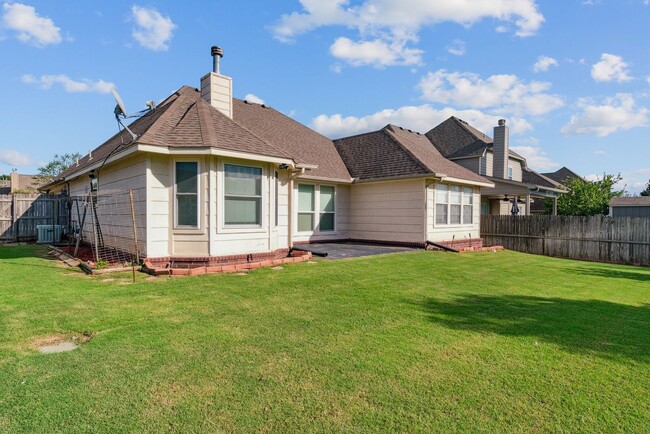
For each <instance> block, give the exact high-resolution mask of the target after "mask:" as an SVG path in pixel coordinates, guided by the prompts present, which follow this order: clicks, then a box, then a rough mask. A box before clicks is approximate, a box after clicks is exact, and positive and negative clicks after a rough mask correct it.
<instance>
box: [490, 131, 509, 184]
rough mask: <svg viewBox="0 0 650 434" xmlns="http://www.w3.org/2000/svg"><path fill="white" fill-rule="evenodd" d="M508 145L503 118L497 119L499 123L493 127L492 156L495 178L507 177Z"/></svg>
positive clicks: (507, 132) (507, 133)
mask: <svg viewBox="0 0 650 434" xmlns="http://www.w3.org/2000/svg"><path fill="white" fill-rule="evenodd" d="M509 147H510V132H509V130H508V127H507V126H506V120H505V119H499V125H498V126H496V127H494V146H493V148H492V152H493V157H494V166H493V174H492V176H494V177H495V178H501V179H508V155H509V151H508V149H509Z"/></svg>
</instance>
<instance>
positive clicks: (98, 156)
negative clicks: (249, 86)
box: [59, 86, 291, 178]
mask: <svg viewBox="0 0 650 434" xmlns="http://www.w3.org/2000/svg"><path fill="white" fill-rule="evenodd" d="M129 129H131V131H133V132H134V133H135V134H136V135H137V136H138V138H137V139H136V141H135V142H133V141H132V139H131V136H130V135H129V134H128V132H126V131H122V132H120V133H118V134H116V135H114V136H113V137H111V138H110V139H108V140H107V141H106V142H104V143H103V144H102V145H100V146H99V147H97V148H96V149H95V150H93V151H92V160H91V159H90V158H89V155H86V156H85V157H84V158H82V159H81V160H79V165H76V164H74V165H73V166H71V167H69V168H68V169H66V170H64V171H63V172H62V173H61V174H60V175H59V178H61V177H65V176H69V175H71V174H72V173H75V172H77V171H79V170H83V169H85V168H86V167H89V166H91V165H92V164H95V163H97V161H102V160H104V159H106V158H107V157H109V156H110V155H112V154H114V153H116V152H117V151H121V150H123V149H126V148H128V147H130V146H132V145H133V144H134V143H139V144H146V145H153V146H164V147H174V148H189V147H212V148H219V149H227V150H232V151H238V152H249V153H254V154H259V155H266V156H272V157H282V158H287V159H290V158H291V155H290V154H289V153H288V152H286V151H285V150H283V149H281V148H280V147H279V146H274V145H273V144H271V143H269V142H267V141H265V140H264V139H262V138H260V137H258V136H257V135H255V134H253V133H252V132H250V131H249V130H248V129H246V128H245V127H243V126H241V125H239V124H238V123H237V122H235V121H233V120H232V119H230V118H228V117H227V116H225V115H224V114H222V113H221V112H219V111H218V110H216V109H214V108H213V107H212V106H210V104H208V103H207V102H206V101H204V100H203V99H202V98H201V94H200V93H199V92H198V91H197V90H196V89H193V88H191V87H188V86H183V87H181V88H180V89H179V90H178V91H176V92H174V93H173V94H172V95H171V96H169V97H168V98H167V99H166V100H164V101H163V102H162V103H160V105H159V106H158V107H157V108H156V110H154V111H152V112H149V113H147V114H146V115H144V116H142V117H141V118H139V119H136V120H135V121H134V122H133V123H131V124H130V125H129Z"/></svg>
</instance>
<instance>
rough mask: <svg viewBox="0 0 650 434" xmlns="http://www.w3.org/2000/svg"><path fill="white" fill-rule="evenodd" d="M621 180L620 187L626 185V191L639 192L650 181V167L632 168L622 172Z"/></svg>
mask: <svg viewBox="0 0 650 434" xmlns="http://www.w3.org/2000/svg"><path fill="white" fill-rule="evenodd" d="M621 178H623V179H622V180H621V182H619V184H618V186H619V187H618V188H622V185H620V184H623V185H626V191H627V192H628V193H630V194H638V193H640V192H641V191H643V190H644V189H645V187H646V186H647V185H648V181H650V167H644V168H641V169H632V170H626V171H623V172H621Z"/></svg>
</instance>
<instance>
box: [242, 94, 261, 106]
mask: <svg viewBox="0 0 650 434" xmlns="http://www.w3.org/2000/svg"><path fill="white" fill-rule="evenodd" d="M244 100H245V101H248V102H252V103H253V104H264V100H263V99H262V98H260V97H259V96H257V95H253V94H252V93H247V94H246V96H245V97H244Z"/></svg>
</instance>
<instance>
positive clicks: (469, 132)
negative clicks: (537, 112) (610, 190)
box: [426, 116, 565, 215]
mask: <svg viewBox="0 0 650 434" xmlns="http://www.w3.org/2000/svg"><path fill="white" fill-rule="evenodd" d="M426 137H427V138H428V139H429V140H430V141H431V143H432V144H433V145H434V146H435V147H436V148H437V149H438V150H439V151H440V153H441V154H442V155H443V156H444V157H445V158H447V159H449V160H450V161H452V162H454V163H456V164H459V165H461V166H463V167H465V168H467V169H469V170H471V171H472V172H474V173H477V174H479V175H481V176H483V177H485V178H487V179H488V180H489V181H491V182H493V183H494V184H495V185H494V187H492V188H484V189H482V190H481V214H484V215H485V214H496V215H509V214H511V212H512V210H513V208H514V205H515V204H516V205H517V208H518V209H519V213H518V214H519V215H526V214H530V210H531V205H532V203H533V202H534V201H537V202H543V201H544V200H545V199H546V198H552V199H553V214H557V198H558V196H559V195H561V194H562V193H563V192H564V191H565V190H564V189H563V188H562V185H561V184H560V183H559V182H557V181H554V180H553V179H551V178H548V177H546V176H544V175H542V174H539V173H537V172H535V171H534V170H532V169H530V168H529V167H528V165H527V164H526V159H525V158H524V157H522V156H521V155H519V154H518V153H516V152H515V151H513V150H512V149H510V143H509V142H510V133H509V129H508V127H507V126H506V121H505V120H504V119H501V120H500V121H499V125H498V126H496V127H494V139H492V138H491V137H489V136H487V135H486V134H484V133H482V132H481V131H479V130H477V129H476V128H474V127H472V126H471V125H470V124H468V123H467V122H465V121H464V120H462V119H459V118H457V117H455V116H452V117H450V118H449V119H447V120H446V121H444V122H442V123H441V124H440V125H438V126H436V127H435V128H433V129H431V130H430V131H429V132H427V133H426Z"/></svg>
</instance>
